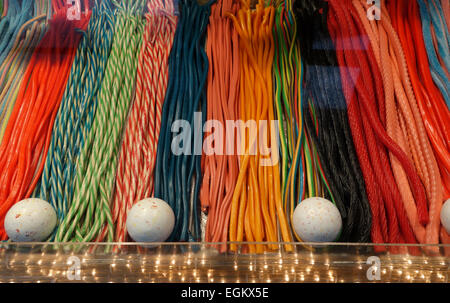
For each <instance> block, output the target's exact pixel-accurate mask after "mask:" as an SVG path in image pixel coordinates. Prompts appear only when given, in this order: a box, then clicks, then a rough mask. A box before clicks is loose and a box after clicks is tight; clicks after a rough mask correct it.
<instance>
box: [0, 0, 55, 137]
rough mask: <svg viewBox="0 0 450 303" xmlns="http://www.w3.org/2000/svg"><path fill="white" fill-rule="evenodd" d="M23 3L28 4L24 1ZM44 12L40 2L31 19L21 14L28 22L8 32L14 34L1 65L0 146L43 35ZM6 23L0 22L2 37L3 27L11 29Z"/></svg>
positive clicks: (25, 12)
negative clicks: (23, 79) (32, 58)
mask: <svg viewBox="0 0 450 303" xmlns="http://www.w3.org/2000/svg"><path fill="white" fill-rule="evenodd" d="M26 3H30V2H28V1H27V2H26ZM23 7H25V5H24V6H23ZM47 9H48V8H47V7H46V5H45V4H44V3H43V1H36V2H35V5H34V16H31V14H30V11H27V10H25V11H23V13H22V15H28V14H30V19H28V20H27V21H26V22H24V23H23V24H21V23H20V22H15V23H16V26H17V27H18V29H17V28H11V29H10V30H11V32H14V33H15V34H13V36H10V41H13V43H12V44H11V48H10V51H9V52H7V51H6V50H5V51H4V52H3V54H4V55H5V56H4V60H2V61H0V71H1V72H0V142H1V141H2V138H3V134H4V132H5V129H6V125H7V124H8V119H9V117H10V115H11V112H12V109H13V107H14V104H15V101H16V98H17V94H18V93H19V87H20V82H21V80H22V77H23V75H24V73H25V70H26V68H27V65H28V62H29V60H30V58H31V55H32V54H33V51H32V50H34V49H35V48H36V46H37V45H38V43H39V41H40V40H41V38H42V37H43V35H44V33H45V30H46V26H45V23H44V22H43V21H44V19H45V16H46V12H47ZM8 21H9V20H8V19H7V18H4V19H2V21H1V22H0V28H2V29H3V33H5V31H7V30H8V29H7V28H6V27H8V26H9V25H11V23H8ZM6 24H8V26H6ZM5 26H6V27H5ZM0 32H2V30H0ZM5 36H8V34H6V33H5ZM6 40H7V39H6ZM2 44H3V45H4V46H5V47H6V45H7V43H5V42H3V43H2Z"/></svg>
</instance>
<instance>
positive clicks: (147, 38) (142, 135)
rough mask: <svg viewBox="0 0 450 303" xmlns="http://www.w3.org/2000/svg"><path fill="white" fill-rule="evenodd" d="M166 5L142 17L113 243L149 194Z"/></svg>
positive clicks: (169, 34) (167, 35) (171, 20)
mask: <svg viewBox="0 0 450 303" xmlns="http://www.w3.org/2000/svg"><path fill="white" fill-rule="evenodd" d="M170 2H171V1H169V3H170ZM169 3H168V5H167V7H165V6H164V5H163V4H162V3H158V2H155V1H151V2H150V3H149V4H148V7H149V13H147V14H146V20H147V24H146V27H145V31H144V36H143V45H142V49H141V52H140V58H139V66H138V68H137V78H136V81H137V84H136V96H135V102H134V104H133V107H132V109H131V112H130V117H129V119H128V123H127V128H126V133H125V137H124V141H123V143H122V148H121V154H120V161H119V169H118V173H117V178H116V188H117V191H116V196H115V199H114V208H113V209H114V211H113V214H114V221H115V222H116V226H117V228H116V237H115V241H116V242H122V241H124V240H125V237H126V225H125V221H126V216H127V213H128V210H129V209H130V208H131V207H132V205H133V204H134V203H135V202H137V201H138V200H141V199H143V198H145V197H147V196H148V195H149V194H151V192H152V188H151V186H152V184H153V181H152V179H153V172H152V171H153V165H154V158H155V155H156V149H155V144H156V142H155V140H156V139H157V137H156V135H157V134H155V127H156V125H155V124H158V122H156V121H155V116H156V111H159V110H157V109H156V107H157V105H156V104H157V103H158V102H160V103H161V101H160V100H161V98H163V97H164V93H165V85H164V83H167V82H166V81H167V80H164V78H167V72H164V70H165V69H167V63H166V62H167V57H168V51H169V49H170V44H171V41H172V40H173V34H174V32H175V24H176V23H175V22H176V17H174V16H173V10H172V11H171V10H170V7H171V5H170V4H169ZM163 53H164V54H163ZM158 100H159V101H158ZM158 115H160V113H159V114H158ZM124 168H128V169H124Z"/></svg>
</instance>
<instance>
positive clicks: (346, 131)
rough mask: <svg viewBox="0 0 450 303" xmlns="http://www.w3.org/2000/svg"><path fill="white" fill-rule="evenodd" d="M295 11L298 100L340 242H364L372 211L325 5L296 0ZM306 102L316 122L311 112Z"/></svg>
mask: <svg viewBox="0 0 450 303" xmlns="http://www.w3.org/2000/svg"><path fill="white" fill-rule="evenodd" d="M295 9H296V18H297V26H298V29H299V35H298V37H299V38H298V39H300V47H301V51H302V59H303V60H304V63H305V82H304V85H305V94H306V97H307V98H306V100H308V101H309V102H307V101H305V102H304V104H303V106H304V110H303V112H304V121H305V124H306V129H307V132H308V134H309V136H310V138H311V139H312V140H313V142H314V145H315V146H316V147H317V150H318V153H319V156H320V160H321V164H322V167H323V170H324V173H325V176H326V178H327V180H328V182H329V185H330V189H331V192H332V194H333V196H334V200H335V202H336V206H337V207H338V209H339V211H340V213H341V216H342V219H343V230H342V233H341V236H340V238H339V241H343V242H345V241H349V242H369V241H370V231H371V225H372V215H371V211H370V205H369V201H368V199H367V195H366V191H365V185H364V178H363V176H362V172H361V168H360V166H359V162H358V158H357V155H356V151H355V148H354V145H353V139H352V134H351V130H350V126H349V122H348V116H347V105H346V101H345V98H344V95H343V91H342V85H341V78H340V72H339V64H338V62H337V58H336V54H335V48H334V45H333V43H332V40H331V37H330V35H329V33H328V29H327V25H326V16H327V14H326V9H327V4H326V2H325V1H323V0H316V1H311V0H297V1H296V2H295ZM311 105H313V107H314V111H315V114H316V117H317V124H318V126H316V123H315V122H314V121H313V118H312V115H311V114H310V113H311V112H312V110H313V109H312V108H311ZM326 195H327V197H326V198H328V199H330V198H331V197H329V193H327V192H326Z"/></svg>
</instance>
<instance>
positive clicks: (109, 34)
mask: <svg viewBox="0 0 450 303" xmlns="http://www.w3.org/2000/svg"><path fill="white" fill-rule="evenodd" d="M113 35H114V14H113V11H112V9H111V7H110V5H109V1H104V2H102V4H100V5H98V6H95V7H94V9H93V11H92V15H91V19H90V22H89V25H88V28H87V31H86V32H85V33H84V37H83V39H82V41H81V43H80V45H79V47H78V50H77V54H76V57H75V60H74V64H73V66H72V70H71V74H70V76H69V81H68V85H67V88H66V91H65V93H64V97H63V100H62V103H61V107H60V109H59V112H58V115H57V117H56V121H55V124H54V127H53V136H52V140H51V143H50V148H49V152H48V154H47V160H46V163H45V166H44V170H43V173H42V177H41V182H40V187H37V188H36V192H35V196H36V197H39V198H41V199H44V200H46V201H49V202H50V203H51V205H52V206H53V207H54V208H55V210H56V212H57V216H58V220H59V221H60V222H61V221H62V220H63V219H64V216H65V214H66V212H67V209H68V206H69V203H70V201H71V199H72V194H73V187H74V178H73V176H74V173H75V163H76V159H77V157H78V155H79V152H80V149H81V148H82V147H83V144H84V137H85V136H86V135H87V134H88V132H89V131H90V128H91V126H92V120H93V118H94V114H95V111H96V107H97V99H96V98H97V93H98V91H99V87H100V84H101V81H102V79H103V75H104V70H105V67H106V63H107V60H108V57H109V52H110V50H111V45H112V39H113Z"/></svg>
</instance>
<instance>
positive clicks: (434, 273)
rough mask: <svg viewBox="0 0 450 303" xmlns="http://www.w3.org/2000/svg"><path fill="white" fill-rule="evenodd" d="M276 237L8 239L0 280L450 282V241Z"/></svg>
mask: <svg viewBox="0 0 450 303" xmlns="http://www.w3.org/2000/svg"><path fill="white" fill-rule="evenodd" d="M277 244H278V245H279V247H280V250H279V251H278V252H267V253H264V254H245V253H242V252H239V251H240V248H241V247H242V246H241V245H245V243H240V244H238V251H237V252H235V253H234V252H228V253H225V254H221V253H218V252H217V250H216V249H214V248H212V247H211V246H213V244H210V243H160V244H155V245H156V247H154V248H143V247H142V246H140V245H139V243H121V244H120V248H118V247H119V245H118V244H117V243H116V244H115V243H109V244H106V243H95V244H93V243H76V244H74V243H66V244H53V243H52V244H49V243H34V244H30V243H3V244H2V245H1V248H0V282H4V283H8V282H38V283H39V282H41V283H46V282H47V283H48V282H134V283H140V282H142V283H145V282H149V283H161V282H178V283H197V282H200V283H204V282H216V283H217V282H218V283H222V282H225V283H233V282H240V283H255V282H256V283H260V282H269V283H271V282H272V283H277V282H278V283H292V282H293V283H303V282H306V283H349V282H358V283H367V282H370V283H371V282H382V283H386V282H402V283H406V282H417V283H424V282H434V283H436V282H439V283H448V282H449V273H450V260H449V258H448V257H445V249H449V248H450V247H449V246H448V245H447V246H444V245H440V246H438V245H435V246H415V245H406V246H399V245H384V246H380V245H379V244H378V245H377V246H374V245H372V244H351V243H323V244H310V243H290V244H291V245H292V248H293V250H292V252H285V250H284V248H283V247H284V244H285V243H277ZM256 245H258V244H256ZM380 248H384V249H385V251H384V252H379V250H380ZM395 250H397V251H398V250H400V251H402V250H403V253H392V251H395ZM405 250H406V251H408V250H409V251H410V253H404V252H405ZM377 251H378V252H377ZM414 251H415V252H414ZM436 252H438V253H437V254H436Z"/></svg>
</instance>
